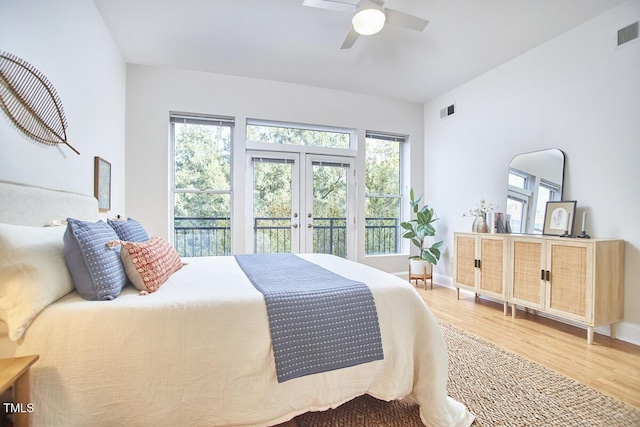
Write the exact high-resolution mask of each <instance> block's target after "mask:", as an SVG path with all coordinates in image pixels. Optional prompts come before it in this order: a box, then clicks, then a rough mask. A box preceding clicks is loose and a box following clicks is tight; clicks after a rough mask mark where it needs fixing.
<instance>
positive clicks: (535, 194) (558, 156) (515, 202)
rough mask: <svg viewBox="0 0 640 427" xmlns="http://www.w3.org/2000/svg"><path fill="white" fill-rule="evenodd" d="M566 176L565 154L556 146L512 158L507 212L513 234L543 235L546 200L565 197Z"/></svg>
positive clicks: (557, 199)
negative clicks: (563, 193)
mask: <svg viewBox="0 0 640 427" xmlns="http://www.w3.org/2000/svg"><path fill="white" fill-rule="evenodd" d="M563 178H564V153H563V152H562V151H560V150H558V149H557V148H551V149H548V150H541V151H534V152H531V153H523V154H519V155H517V156H515V157H514V158H513V159H512V160H511V163H510V164H509V180H508V187H507V209H506V213H507V214H508V215H509V216H510V226H511V232H512V233H523V234H542V229H543V226H544V212H545V208H546V206H547V202H549V201H554V200H556V201H559V200H562V185H563Z"/></svg>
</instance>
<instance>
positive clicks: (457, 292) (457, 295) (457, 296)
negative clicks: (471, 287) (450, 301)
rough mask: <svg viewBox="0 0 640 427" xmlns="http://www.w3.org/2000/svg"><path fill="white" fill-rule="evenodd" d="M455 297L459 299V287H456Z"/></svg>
mask: <svg viewBox="0 0 640 427" xmlns="http://www.w3.org/2000/svg"><path fill="white" fill-rule="evenodd" d="M456 299H457V300H459V299H460V288H456Z"/></svg>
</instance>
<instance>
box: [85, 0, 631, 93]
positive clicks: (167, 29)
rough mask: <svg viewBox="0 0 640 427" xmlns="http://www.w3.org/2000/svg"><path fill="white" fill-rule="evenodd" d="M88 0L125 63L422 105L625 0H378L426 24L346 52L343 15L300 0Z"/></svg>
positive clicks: (389, 31) (393, 30)
mask: <svg viewBox="0 0 640 427" xmlns="http://www.w3.org/2000/svg"><path fill="white" fill-rule="evenodd" d="M94 1H95V4H96V6H97V8H98V11H99V12H100V13H101V15H102V16H103V18H104V21H105V22H106V24H107V27H108V28H109V30H110V31H111V33H112V34H113V37H114V39H115V41H116V43H117V45H118V46H119V48H120V50H121V52H122V54H123V56H124V58H125V60H126V61H127V62H128V63H132V64H145V65H157V66H166V67H175V68H184V69H191V70H201V71H209V72H214V73H220V74H231V75H237V76H245V77H254V78H259V79H267V80H276V81H283V82H290V83H299V84H304V85H310V86H318V87H323V88H331V89H339V90H348V91H353V92H362V93H367V94H373V95H382V96H387V97H392V98H398V99H402V100H407V101H412V102H418V103H424V102H426V101H428V100H430V99H433V98H434V97H436V96H438V95H441V94H443V93H445V92H447V91H449V90H451V89H453V88H455V87H456V86H459V85H460V84H462V83H464V82H466V81H469V80H471V79H473V78H474V77H477V76H479V75H481V74H483V73H485V72H487V71H489V70H491V69H492V68H495V67H496V66H498V65H500V64H503V63H505V62H507V61H509V60H510V59H512V58H515V57H516V56H518V55H520V54H522V53H524V52H526V51H528V50H530V49H532V48H533V47H535V46H537V45H540V44H542V43H544V42H545V41H547V40H550V39H552V38H553V37H555V36H557V35H559V34H561V33H563V32H565V31H567V30H569V29H571V28H573V27H575V26H576V25H579V24H581V23H582V22H585V21H587V20H589V19H590V18H592V17H594V16H596V15H598V14H600V13H602V12H603V11H605V10H607V9H609V8H611V7H613V6H616V5H617V4H620V3H622V2H623V1H624V0H424V1H417V0H387V2H386V5H385V6H386V7H389V8H391V9H396V10H400V11H403V12H407V13H410V14H413V15H417V16H419V17H421V18H424V19H428V20H429V21H430V23H429V25H427V28H426V29H425V30H424V31H423V32H421V33H420V32H415V31H411V30H406V29H403V28H398V27H393V26H390V25H387V26H385V28H383V30H382V31H381V32H380V33H378V34H376V35H373V36H361V37H360V38H359V39H358V40H357V41H356V43H355V45H354V46H353V48H351V49H348V50H341V49H340V46H341V44H342V42H343V40H344V38H345V36H346V34H347V32H348V31H349V28H350V25H351V16H350V15H349V14H348V13H343V12H336V11H330V10H324V9H317V8H312V7H306V6H303V5H302V2H303V0H94Z"/></svg>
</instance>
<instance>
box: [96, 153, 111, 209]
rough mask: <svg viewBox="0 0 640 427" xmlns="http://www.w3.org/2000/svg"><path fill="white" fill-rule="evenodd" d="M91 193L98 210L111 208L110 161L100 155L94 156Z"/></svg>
mask: <svg viewBox="0 0 640 427" xmlns="http://www.w3.org/2000/svg"><path fill="white" fill-rule="evenodd" d="M93 195H94V196H95V198H96V199H98V209H99V210H100V212H107V211H108V210H111V163H109V162H108V161H106V160H105V159H102V158H100V157H94V174H93Z"/></svg>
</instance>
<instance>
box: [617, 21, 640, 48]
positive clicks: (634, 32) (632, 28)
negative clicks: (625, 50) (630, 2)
mask: <svg viewBox="0 0 640 427" xmlns="http://www.w3.org/2000/svg"><path fill="white" fill-rule="evenodd" d="M638 27H639V25H638V21H636V22H634V23H633V24H630V25H627V26H626V27H624V28H620V29H619V30H618V33H617V36H616V46H617V47H620V46H622V45H624V44H625V43H629V42H631V41H633V40H636V39H637V38H638Z"/></svg>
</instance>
